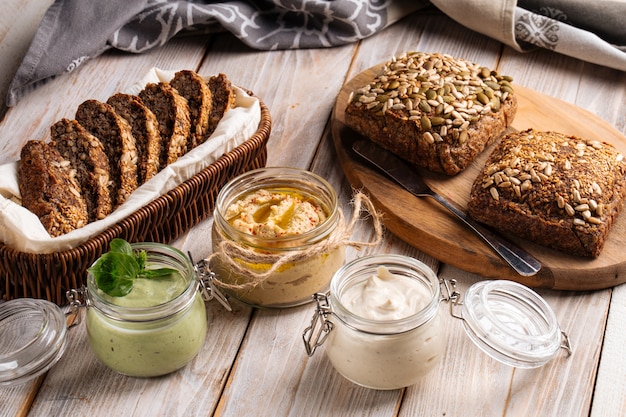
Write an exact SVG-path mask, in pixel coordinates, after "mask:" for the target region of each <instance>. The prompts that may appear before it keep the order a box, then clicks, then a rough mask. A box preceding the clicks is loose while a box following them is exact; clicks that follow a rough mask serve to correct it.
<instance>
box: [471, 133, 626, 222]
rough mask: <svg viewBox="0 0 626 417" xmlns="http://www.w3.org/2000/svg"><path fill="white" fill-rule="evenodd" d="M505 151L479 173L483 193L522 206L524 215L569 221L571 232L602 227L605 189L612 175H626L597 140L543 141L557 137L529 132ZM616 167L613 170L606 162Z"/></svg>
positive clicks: (610, 149)
mask: <svg viewBox="0 0 626 417" xmlns="http://www.w3.org/2000/svg"><path fill="white" fill-rule="evenodd" d="M522 133H524V134H523V135H521V136H518V137H517V138H516V140H515V142H513V141H506V137H505V139H503V143H506V144H507V145H508V147H505V148H503V150H499V153H498V157H497V158H496V157H494V158H490V160H489V161H488V162H487V164H486V165H485V168H484V169H483V177H482V178H483V179H482V188H483V189H489V193H490V196H491V198H492V199H493V200H495V201H502V199H503V198H504V199H505V201H511V202H515V203H519V204H521V205H522V206H523V207H525V208H524V210H528V211H529V212H530V210H535V209H537V208H538V207H545V208H543V209H542V210H544V212H546V213H549V214H550V215H551V216H552V215H557V216H558V215H559V213H560V214H561V215H563V216H565V218H569V219H570V221H571V222H572V225H574V226H584V227H592V226H597V225H601V224H604V223H605V221H606V218H605V216H606V215H607V214H608V210H607V209H606V206H605V201H603V197H604V198H611V196H606V197H605V193H603V189H610V188H611V181H613V180H612V178H613V175H615V173H614V172H615V171H614V170H617V171H618V174H619V175H624V172H626V164H624V163H621V161H622V159H623V158H620V155H621V154H620V153H618V152H617V151H616V150H615V149H614V148H613V147H612V146H607V145H606V144H604V143H602V142H600V141H597V140H583V139H579V138H575V137H569V138H568V140H561V141H555V140H547V139H546V137H548V138H551V137H552V136H558V135H556V134H553V133H552V132H544V133H542V134H541V135H539V134H536V132H534V131H533V130H528V131H525V132H522ZM611 160H613V161H618V160H619V161H620V164H618V165H617V166H615V165H611V164H610V163H608V162H609V161H611Z"/></svg>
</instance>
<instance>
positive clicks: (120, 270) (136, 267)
mask: <svg viewBox="0 0 626 417" xmlns="http://www.w3.org/2000/svg"><path fill="white" fill-rule="evenodd" d="M109 246H110V248H111V250H110V251H109V252H107V253H105V254H104V255H102V256H101V257H100V258H99V259H98V260H97V261H96V262H95V263H94V265H93V266H92V267H91V268H89V269H88V271H89V272H91V273H92V274H93V276H94V278H95V280H96V285H97V286H98V288H100V290H102V291H103V292H104V293H106V294H108V295H110V296H112V297H123V296H125V295H126V294H128V293H129V292H130V291H131V290H132V289H133V283H134V281H135V279H137V278H148V279H158V278H165V277H168V276H170V275H171V274H173V273H175V272H176V269H173V268H156V269H146V263H147V258H148V254H147V252H146V251H145V250H140V251H136V252H134V251H133V248H132V246H131V245H130V243H128V242H127V241H125V240H124V239H119V238H115V239H113V240H112V241H111V243H110V245H109Z"/></svg>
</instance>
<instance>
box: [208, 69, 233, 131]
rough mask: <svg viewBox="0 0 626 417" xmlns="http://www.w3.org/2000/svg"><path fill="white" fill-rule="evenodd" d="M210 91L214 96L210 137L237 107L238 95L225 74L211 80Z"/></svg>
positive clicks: (215, 76) (210, 117)
mask: <svg viewBox="0 0 626 417" xmlns="http://www.w3.org/2000/svg"><path fill="white" fill-rule="evenodd" d="M208 85H209V89H210V90H211V94H212V96H213V105H212V107H211V115H210V116H209V129H208V132H207V135H208V136H210V135H211V134H212V133H213V132H214V131H215V129H216V128H217V124H218V123H219V122H220V120H222V118H223V117H224V115H225V114H226V112H227V111H228V110H229V109H232V108H233V107H235V99H236V97H237V96H236V94H235V90H234V89H233V86H232V83H231V82H230V80H229V79H228V77H226V75H224V74H218V75H214V76H212V77H211V78H209V81H208Z"/></svg>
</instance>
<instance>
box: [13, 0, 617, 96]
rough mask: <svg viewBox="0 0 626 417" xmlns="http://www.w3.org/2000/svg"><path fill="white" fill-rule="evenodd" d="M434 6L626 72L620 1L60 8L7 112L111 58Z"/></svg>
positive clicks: (54, 9) (44, 26)
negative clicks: (219, 35)
mask: <svg viewBox="0 0 626 417" xmlns="http://www.w3.org/2000/svg"><path fill="white" fill-rule="evenodd" d="M431 3H432V5H434V6H436V7H437V8H439V9H440V10H441V11H443V12H444V13H446V14H447V15H448V16H450V17H451V18H453V19H455V20H456V21H458V22H459V23H461V24H463V25H465V26H467V27H468V28H470V29H472V30H475V31H477V32H480V33H483V34H485V35H487V36H491V37H493V38H495V39H497V40H499V41H501V42H503V43H505V44H507V45H509V46H511V47H512V48H514V49H516V50H518V51H520V52H522V51H528V50H530V49H532V48H545V49H549V50H552V51H555V52H558V53H562V54H565V55H569V56H572V57H575V58H578V59H581V60H587V61H590V62H593V63H597V64H599V65H605V66H608V67H612V68H616V69H620V70H623V71H626V25H624V24H623V18H624V17H625V16H626V2H625V1H614V0H594V1H588V0H519V1H518V0H430V2H429V1H428V0H254V1H253V0H228V1H211V0H130V1H129V0H105V1H102V0H56V1H55V2H54V4H53V5H52V6H51V7H50V8H49V9H48V11H47V12H46V14H45V16H44V18H43V20H42V22H41V24H40V27H39V29H38V31H37V33H36V35H35V38H34V39H33V42H32V43H31V46H30V48H29V50H28V52H27V53H26V56H25V57H24V59H23V61H22V63H21V65H20V67H19V68H18V70H17V73H16V74H15V77H14V78H13V80H12V82H11V85H10V86H9V92H8V95H7V106H13V105H15V104H16V103H17V102H18V101H19V99H20V98H21V97H23V96H24V95H25V94H27V93H28V92H29V91H31V90H33V89H35V88H36V87H37V86H38V85H41V84H42V83H45V82H47V81H48V80H50V79H52V78H54V77H56V76H59V75H61V74H63V73H67V72H71V71H73V70H75V69H76V68H78V67H79V66H80V65H81V64H82V63H84V62H85V61H87V60H89V59H91V58H94V57H96V56H98V55H100V54H102V53H103V52H104V51H106V50H108V49H111V48H114V49H118V50H122V51H127V52H132V53H141V52H145V51H148V50H150V49H152V48H155V47H158V46H161V45H163V44H165V43H166V42H167V41H168V40H170V39H171V38H172V37H173V36H175V35H178V34H182V33H186V32H191V33H197V34H209V35H210V34H211V33H216V32H221V31H228V32H230V33H232V34H233V35H234V36H236V37H237V38H238V39H240V40H241V41H242V42H243V43H244V44H246V45H248V46H250V47H251V48H254V49H259V50H276V49H294V48H322V47H332V46H337V45H343V44H347V43H351V42H356V41H358V40H360V39H363V38H366V37H368V36H371V35H373V34H375V33H377V32H379V31H381V30H383V29H384V28H386V27H388V26H389V25H390V24H392V23H394V22H395V21H397V20H398V19H400V18H402V17H404V16H406V15H408V14H410V13H413V12H415V11H417V10H420V9H423V8H425V7H427V6H429V5H430V4H431Z"/></svg>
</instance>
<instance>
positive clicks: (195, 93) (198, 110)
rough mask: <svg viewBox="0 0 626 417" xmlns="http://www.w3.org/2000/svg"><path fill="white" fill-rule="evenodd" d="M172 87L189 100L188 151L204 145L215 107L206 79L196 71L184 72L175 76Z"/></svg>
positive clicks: (179, 72) (171, 82) (171, 83)
mask: <svg viewBox="0 0 626 417" xmlns="http://www.w3.org/2000/svg"><path fill="white" fill-rule="evenodd" d="M170 85H171V86H172V87H174V88H175V89H176V91H178V93H179V94H180V95H181V96H183V97H184V98H185V99H186V100H187V104H188V105H189V118H190V122H191V130H190V134H189V141H188V142H187V151H190V150H191V149H193V148H195V147H196V146H198V145H200V144H201V143H203V142H204V141H205V140H206V138H207V137H208V136H207V132H208V129H209V115H210V114H211V108H212V106H213V95H212V94H211V90H210V89H209V86H208V85H207V83H206V82H205V81H204V79H203V78H202V77H201V76H200V75H198V74H197V73H196V72H194V71H190V70H182V71H178V72H177V73H176V74H174V78H172V80H171V81H170Z"/></svg>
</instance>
